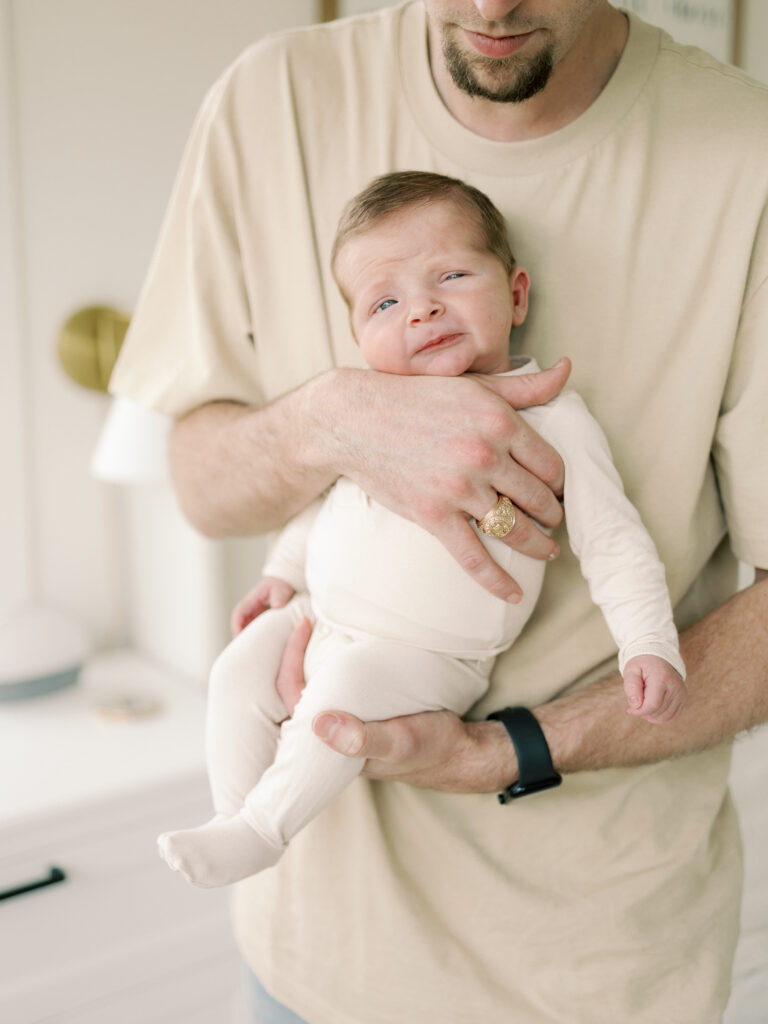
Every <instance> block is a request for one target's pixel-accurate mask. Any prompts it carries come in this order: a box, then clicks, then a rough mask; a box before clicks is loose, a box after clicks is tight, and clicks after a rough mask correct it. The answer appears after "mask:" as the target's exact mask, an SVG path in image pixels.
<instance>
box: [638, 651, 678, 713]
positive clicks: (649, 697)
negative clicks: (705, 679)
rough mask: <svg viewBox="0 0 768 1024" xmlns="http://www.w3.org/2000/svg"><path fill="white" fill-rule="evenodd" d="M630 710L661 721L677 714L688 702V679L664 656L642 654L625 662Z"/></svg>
mask: <svg viewBox="0 0 768 1024" xmlns="http://www.w3.org/2000/svg"><path fill="white" fill-rule="evenodd" d="M624 693H625V695H626V698H627V712H628V713H629V714H630V715H637V716H638V717H639V718H644V719H645V720H646V722H653V723H654V724H660V723H662V722H671V721H672V719H673V718H677V716H678V715H679V714H680V712H681V711H682V710H683V705H684V704H685V698H686V690H685V683H684V682H683V680H682V679H681V677H680V675H679V674H678V673H677V672H676V671H675V670H674V669H673V668H672V666H671V665H670V664H669V662H667V661H665V660H664V659H663V658H657V657H655V655H653V654H639V655H637V656H636V657H634V658H630V659H629V661H628V662H627V664H626V665H625V666H624Z"/></svg>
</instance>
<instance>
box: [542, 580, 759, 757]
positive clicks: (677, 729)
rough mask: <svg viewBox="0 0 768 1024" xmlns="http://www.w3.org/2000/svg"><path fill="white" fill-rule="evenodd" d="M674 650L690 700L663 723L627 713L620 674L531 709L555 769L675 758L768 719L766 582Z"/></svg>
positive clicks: (691, 631) (733, 601) (735, 600)
mask: <svg viewBox="0 0 768 1024" xmlns="http://www.w3.org/2000/svg"><path fill="white" fill-rule="evenodd" d="M680 649H681V651H682V654H683V658H684V659H685V663H686V668H687V671H688V678H687V687H688V700H687V702H686V705H685V707H684V709H683V711H682V713H681V714H680V715H679V717H678V718H676V719H675V721H674V722H673V723H671V724H669V725H651V724H649V723H647V722H644V721H642V720H640V719H637V718H634V717H632V716H630V715H628V714H627V712H626V702H625V700H624V695H623V692H622V688H621V678H620V676H619V675H618V674H617V675H616V676H614V677H611V678H608V679H604V680H602V681H600V682H599V683H596V684H595V685H593V686H590V687H587V688H586V689H585V690H582V691H580V692H578V693H574V694H571V695H568V696H564V697H561V698H559V699H558V700H555V701H552V702H551V703H549V704H545V705H542V706H541V707H539V708H536V709H535V713H536V716H537V718H538V719H539V722H540V723H541V726H542V728H543V730H544V733H545V735H546V737H547V740H548V742H549V745H550V749H551V751H552V758H553V761H554V763H555V766H556V767H557V769H558V770H559V771H561V772H577V771H589V770H593V769H596V768H610V767H617V766H622V765H633V764H645V763H648V762H652V761H659V760H664V759H666V758H670V757H678V756H681V755H683V754H688V753H692V752H693V751H696V750H701V749H704V748H705V747H709V746H713V745H714V744H716V743H719V742H721V741H722V740H724V739H727V738H728V737H731V736H734V735H735V734H736V733H738V732H742V731H743V730H745V729H749V728H751V727H753V726H755V725H758V724H759V723H761V722H765V721H766V720H768V580H766V579H761V581H760V582H758V583H756V584H755V585H754V586H752V587H749V588H748V589H746V590H744V591H742V592H741V593H739V594H737V595H736V596H735V597H733V598H731V600H730V601H728V602H726V604H724V605H722V606H721V607H720V608H718V609H716V610H715V611H714V612H712V613H711V614H710V615H708V616H706V618H704V619H702V620H701V621H700V622H699V623H697V624H696V625H695V626H694V627H692V628H691V629H689V630H687V631H686V632H685V633H683V634H682V635H681V637H680Z"/></svg>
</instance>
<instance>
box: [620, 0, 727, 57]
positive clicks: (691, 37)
mask: <svg viewBox="0 0 768 1024" xmlns="http://www.w3.org/2000/svg"><path fill="white" fill-rule="evenodd" d="M740 4H741V0H621V3H620V4H619V6H622V7H624V8H626V9H627V10H629V11H632V12H633V13H635V14H637V15H638V17H640V18H642V19H643V21H649V22H651V24H653V25H658V26H659V28H663V29H664V31H665V32H669V34H670V35H671V36H672V38H673V39H675V40H677V42H679V43H685V44H686V45H689V46H698V47H700V48H701V49H702V50H706V51H707V52H708V53H711V54H712V56H713V57H717V59H718V60H722V61H725V62H726V63H727V64H736V63H737V62H738V27H739V14H740Z"/></svg>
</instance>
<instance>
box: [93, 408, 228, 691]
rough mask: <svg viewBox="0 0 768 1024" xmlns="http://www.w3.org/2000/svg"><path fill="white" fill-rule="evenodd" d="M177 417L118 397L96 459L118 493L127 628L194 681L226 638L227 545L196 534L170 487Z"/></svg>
mask: <svg viewBox="0 0 768 1024" xmlns="http://www.w3.org/2000/svg"><path fill="white" fill-rule="evenodd" d="M172 424H173V420H172V419H171V418H170V417H168V416H163V415H162V414H160V413H157V412H154V411H153V410H150V409H146V408H145V407H144V406H141V405H138V404H137V403H136V402H133V401H131V400H129V399H127V398H123V397H116V398H113V399H112V404H111V407H110V409H109V412H108V414H107V417H106V420H105V422H104V426H103V428H102V431H101V434H100V435H99V439H98V443H97V445H96V449H95V451H94V453H93V456H92V459H91V474H92V475H93V476H94V477H96V479H98V480H102V481H105V482H108V483H112V484H118V485H128V486H127V487H126V489H125V491H124V493H122V494H121V495H119V500H118V503H117V504H118V507H119V510H120V513H121V514H120V529H121V536H120V538H119V543H120V544H121V550H122V552H123V559H124V562H123V573H124V579H125V584H126V590H127V608H126V613H127V626H128V632H129V640H130V643H131V645H132V647H133V648H135V649H136V650H138V651H139V652H140V653H142V654H143V655H145V656H147V657H149V658H150V659H151V660H153V661H154V662H156V663H158V664H161V665H165V666H166V667H167V668H170V669H173V670H174V671H175V672H176V673H177V674H180V675H182V676H186V677H188V678H190V679H197V680H202V679H205V678H207V675H208V670H209V668H210V665H211V662H212V661H213V659H214V657H215V656H216V654H217V653H218V652H219V650H221V647H222V646H223V645H224V643H226V640H227V615H226V614H225V608H226V605H225V601H224V597H223V594H222V579H223V566H222V561H221V557H222V556H221V547H220V545H219V544H218V543H216V542H213V541H210V540H206V539H205V538H203V537H201V536H200V535H199V534H198V533H196V532H195V531H194V530H193V529H192V527H191V526H190V525H189V523H187V522H186V520H185V519H184V517H183V516H182V514H181V512H180V510H179V508H178V505H177V503H176V499H175V497H174V493H173V489H172V488H171V486H170V478H171V473H170V460H169V457H168V442H169V437H170V432H171V427H172Z"/></svg>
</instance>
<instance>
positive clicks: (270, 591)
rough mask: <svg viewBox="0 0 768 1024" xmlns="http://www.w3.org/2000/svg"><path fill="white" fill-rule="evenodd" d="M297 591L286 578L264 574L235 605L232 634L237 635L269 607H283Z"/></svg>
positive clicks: (231, 621)
mask: <svg viewBox="0 0 768 1024" xmlns="http://www.w3.org/2000/svg"><path fill="white" fill-rule="evenodd" d="M295 593H296V589H295V587H292V586H291V584H290V583H288V582H287V581H286V580H281V579H278V578H277V577H276V576H262V578H261V579H260V580H259V582H258V583H257V584H256V586H255V587H253V588H252V589H251V590H249V591H248V593H247V594H246V595H245V597H241V598H240V600H239V601H238V602H237V604H236V605H235V608H234V611H233V612H232V618H231V620H230V625H231V627H232V635H233V636H237V634H238V633H240V632H242V631H243V630H244V629H245V627H246V626H247V625H248V623H249V622H253V620H254V619H255V618H257V617H258V616H259V615H261V613H262V612H265V611H267V609H268V608H283V607H284V606H285V605H287V604H288V602H289V601H290V600H291V598H292V597H293V595H294V594H295Z"/></svg>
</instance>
